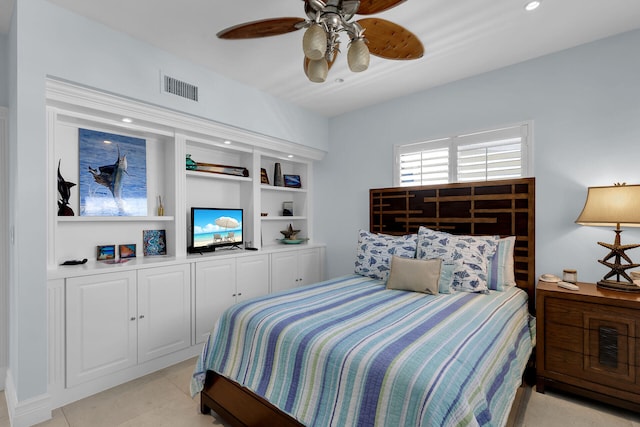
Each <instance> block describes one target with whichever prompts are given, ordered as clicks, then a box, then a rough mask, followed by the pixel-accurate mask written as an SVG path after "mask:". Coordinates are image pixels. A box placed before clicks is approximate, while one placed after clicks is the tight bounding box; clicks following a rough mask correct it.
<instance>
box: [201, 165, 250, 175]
mask: <svg viewBox="0 0 640 427" xmlns="http://www.w3.org/2000/svg"><path fill="white" fill-rule="evenodd" d="M196 170H197V171H199V172H209V173H219V174H223V175H234V176H243V177H245V178H246V177H248V176H249V170H248V169H247V168H243V167H242V166H227V165H217V164H214V163H202V162H196Z"/></svg>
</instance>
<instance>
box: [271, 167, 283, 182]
mask: <svg viewBox="0 0 640 427" xmlns="http://www.w3.org/2000/svg"><path fill="white" fill-rule="evenodd" d="M273 185H275V186H276V187H284V180H283V178H282V167H281V166H280V163H276V164H275V165H273Z"/></svg>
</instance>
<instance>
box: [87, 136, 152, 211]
mask: <svg viewBox="0 0 640 427" xmlns="http://www.w3.org/2000/svg"><path fill="white" fill-rule="evenodd" d="M78 132H79V135H78V148H79V167H80V173H79V176H80V185H79V187H80V215H81V216H146V215H147V153H146V141H145V140H144V139H141V138H135V137H131V136H125V135H116V134H112V133H107V132H99V131H95V130H89V129H79V130H78Z"/></svg>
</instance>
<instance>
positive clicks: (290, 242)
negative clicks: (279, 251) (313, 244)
mask: <svg viewBox="0 0 640 427" xmlns="http://www.w3.org/2000/svg"><path fill="white" fill-rule="evenodd" d="M307 240H309V239H280V241H281V242H282V243H284V244H285V245H298V244H300V243H302V242H306V241H307Z"/></svg>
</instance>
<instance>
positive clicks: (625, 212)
mask: <svg viewBox="0 0 640 427" xmlns="http://www.w3.org/2000/svg"><path fill="white" fill-rule="evenodd" d="M576 223H577V224H580V225H594V226H615V227H616V228H615V230H614V231H615V233H616V237H615V240H614V243H613V244H609V243H603V242H598V244H599V245H600V246H604V247H605V248H607V249H609V250H610V252H609V253H608V254H607V256H605V257H604V258H603V259H601V260H598V262H599V263H600V264H603V265H605V266H607V267H609V268H610V269H611V271H610V272H609V273H607V274H606V275H605V276H604V278H603V279H602V280H600V281H599V282H598V286H599V287H602V288H607V289H615V290H619V291H627V292H640V286H637V285H636V284H635V283H634V282H633V280H632V279H631V277H630V276H629V274H627V271H626V270H628V269H630V268H635V267H638V266H640V264H635V263H633V262H632V261H631V258H629V256H628V255H627V254H625V251H626V250H627V249H633V248H637V247H640V244H632V245H621V244H620V233H621V232H622V230H621V229H620V226H621V225H623V226H630V227H638V226H640V185H626V183H622V184H615V185H613V186H610V187H589V189H588V192H587V200H586V202H585V204H584V208H583V209H582V212H581V213H580V216H578V219H576ZM612 258H613V262H611V261H610V260H611V259H612ZM623 260H624V261H626V264H623V263H622V261H623ZM614 276H615V280H612V279H611V278H612V277H614ZM621 277H622V278H624V279H625V280H626V282H624V281H621V280H620V278H621Z"/></svg>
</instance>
